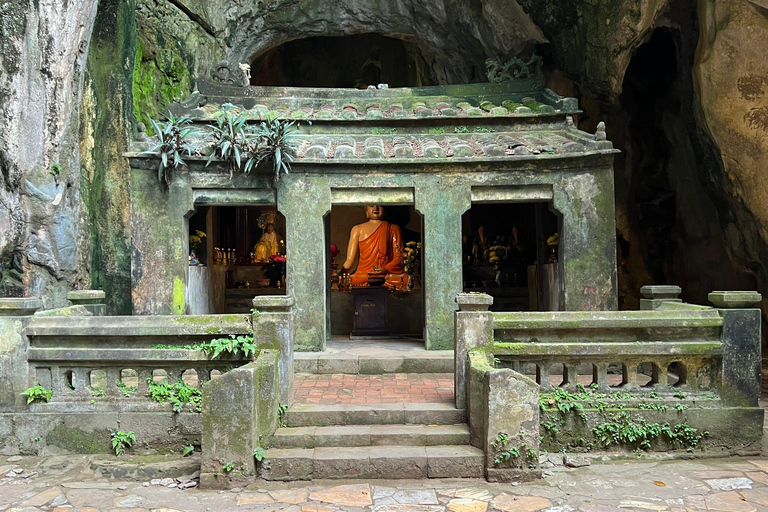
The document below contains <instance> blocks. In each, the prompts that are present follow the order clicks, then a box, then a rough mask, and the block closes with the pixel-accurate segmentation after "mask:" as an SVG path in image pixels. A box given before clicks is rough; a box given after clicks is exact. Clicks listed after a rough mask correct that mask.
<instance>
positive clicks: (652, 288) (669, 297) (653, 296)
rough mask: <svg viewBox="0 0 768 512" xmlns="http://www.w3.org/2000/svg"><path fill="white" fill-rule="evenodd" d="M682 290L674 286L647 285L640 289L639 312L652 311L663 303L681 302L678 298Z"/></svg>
mask: <svg viewBox="0 0 768 512" xmlns="http://www.w3.org/2000/svg"><path fill="white" fill-rule="evenodd" d="M682 291H683V289H682V288H680V287H679V286H675V285H648V286H643V287H642V288H640V293H641V294H642V295H643V298H642V299H640V310H641V311H653V310H656V309H658V308H659V306H661V305H662V304H663V303H665V302H683V300H682V299H680V298H679V296H680V293H681V292H682Z"/></svg>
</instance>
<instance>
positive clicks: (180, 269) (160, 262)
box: [131, 160, 194, 315]
mask: <svg viewBox="0 0 768 512" xmlns="http://www.w3.org/2000/svg"><path fill="white" fill-rule="evenodd" d="M132 163H135V162H132ZM152 163H153V164H154V160H153V161H152ZM155 165H156V164H155ZM193 208H194V205H193V202H192V189H191V188H190V187H189V184H188V173H181V172H175V173H174V174H173V182H172V183H171V186H170V188H169V190H165V188H164V187H163V186H162V185H160V183H158V181H157V170H156V169H154V170H150V169H139V168H135V167H134V168H131V298H132V300H133V314H135V315H183V314H184V312H185V311H184V310H185V306H186V299H185V290H186V287H187V279H188V276H187V274H188V268H189V250H188V247H189V231H188V228H187V216H188V215H189V214H190V213H191V212H192V211H193Z"/></svg>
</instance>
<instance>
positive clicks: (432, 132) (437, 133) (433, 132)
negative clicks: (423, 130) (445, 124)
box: [428, 128, 445, 135]
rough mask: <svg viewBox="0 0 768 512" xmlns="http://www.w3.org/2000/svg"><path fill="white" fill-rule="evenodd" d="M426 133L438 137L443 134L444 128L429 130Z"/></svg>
mask: <svg viewBox="0 0 768 512" xmlns="http://www.w3.org/2000/svg"><path fill="white" fill-rule="evenodd" d="M428 133H429V134H430V135H440V134H443V133H445V128H430V129H429V132H428Z"/></svg>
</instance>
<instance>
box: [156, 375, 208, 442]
mask: <svg viewBox="0 0 768 512" xmlns="http://www.w3.org/2000/svg"><path fill="white" fill-rule="evenodd" d="M147 384H148V386H147V396H148V397H150V398H151V399H152V400H154V401H155V402H158V403H161V404H162V403H165V402H170V403H171V404H173V411H174V412H181V411H182V409H183V408H184V406H185V405H187V404H190V405H191V406H192V409H193V410H194V411H195V412H200V410H201V405H200V404H201V402H202V399H203V393H202V392H201V391H200V390H199V389H198V388H196V387H194V386H189V385H187V384H185V383H184V382H183V381H181V380H179V381H177V382H175V383H173V384H168V382H167V381H166V380H165V379H163V380H162V381H161V382H154V381H153V380H152V378H151V377H150V378H148V379H147ZM169 433H170V432H169Z"/></svg>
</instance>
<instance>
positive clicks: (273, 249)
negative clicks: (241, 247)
mask: <svg viewBox="0 0 768 512" xmlns="http://www.w3.org/2000/svg"><path fill="white" fill-rule="evenodd" d="M258 224H259V227H260V228H261V229H263V230H264V233H262V235H261V237H260V238H259V241H258V242H256V245H254V246H253V252H254V255H255V257H256V261H269V257H270V256H275V255H277V254H280V242H281V240H282V239H281V238H280V233H278V232H277V228H276V227H275V214H274V212H267V213H264V214H262V215H261V216H259V220H258Z"/></svg>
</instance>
